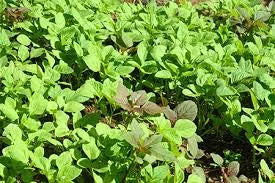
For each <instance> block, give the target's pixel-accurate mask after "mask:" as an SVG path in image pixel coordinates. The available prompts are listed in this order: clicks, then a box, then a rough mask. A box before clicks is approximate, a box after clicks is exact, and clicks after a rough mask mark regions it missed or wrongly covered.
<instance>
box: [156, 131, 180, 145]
mask: <svg viewBox="0 0 275 183" xmlns="http://www.w3.org/2000/svg"><path fill="white" fill-rule="evenodd" d="M160 133H161V134H162V135H163V137H165V138H166V139H168V140H169V141H170V142H173V143H175V144H178V145H179V144H181V143H182V139H181V134H179V133H178V132H177V130H176V129H174V128H168V129H163V130H161V132H160Z"/></svg>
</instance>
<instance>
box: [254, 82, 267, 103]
mask: <svg viewBox="0 0 275 183" xmlns="http://www.w3.org/2000/svg"><path fill="white" fill-rule="evenodd" d="M253 91H254V93H255V95H256V97H257V99H258V100H264V99H265V98H267V97H268V95H269V94H270V92H269V91H268V90H266V89H264V88H263V87H262V85H261V84H260V83H258V82H256V81H254V82H253Z"/></svg>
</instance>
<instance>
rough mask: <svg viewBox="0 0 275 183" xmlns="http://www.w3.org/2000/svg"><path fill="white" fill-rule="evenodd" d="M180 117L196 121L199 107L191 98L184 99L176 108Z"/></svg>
mask: <svg viewBox="0 0 275 183" xmlns="http://www.w3.org/2000/svg"><path fill="white" fill-rule="evenodd" d="M175 111H176V113H177V116H178V119H189V120H191V121H194V119H195V118H196V116H197V113H198V107H197V105H196V103H195V102H193V101H191V100H187V101H184V102H182V103H180V104H179V105H177V107H176V108H175Z"/></svg>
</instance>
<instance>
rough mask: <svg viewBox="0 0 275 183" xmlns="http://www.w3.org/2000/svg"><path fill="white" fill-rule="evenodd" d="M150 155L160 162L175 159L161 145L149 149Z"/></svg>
mask: <svg viewBox="0 0 275 183" xmlns="http://www.w3.org/2000/svg"><path fill="white" fill-rule="evenodd" d="M150 153H151V155H152V156H154V157H155V158H156V159H158V160H161V161H174V160H175V159H176V158H175V156H174V154H173V153H172V152H171V151H169V150H168V149H166V148H164V147H163V146H162V145H161V144H155V145H153V146H152V147H151V148H150Z"/></svg>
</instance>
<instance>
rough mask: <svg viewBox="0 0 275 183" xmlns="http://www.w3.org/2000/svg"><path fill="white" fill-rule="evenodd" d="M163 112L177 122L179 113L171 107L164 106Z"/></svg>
mask: <svg viewBox="0 0 275 183" xmlns="http://www.w3.org/2000/svg"><path fill="white" fill-rule="evenodd" d="M163 112H164V114H165V116H166V117H167V118H168V119H169V120H170V121H172V122H175V121H176V120H177V113H176V112H175V111H173V110H172V109H170V107H169V106H168V107H163Z"/></svg>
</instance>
